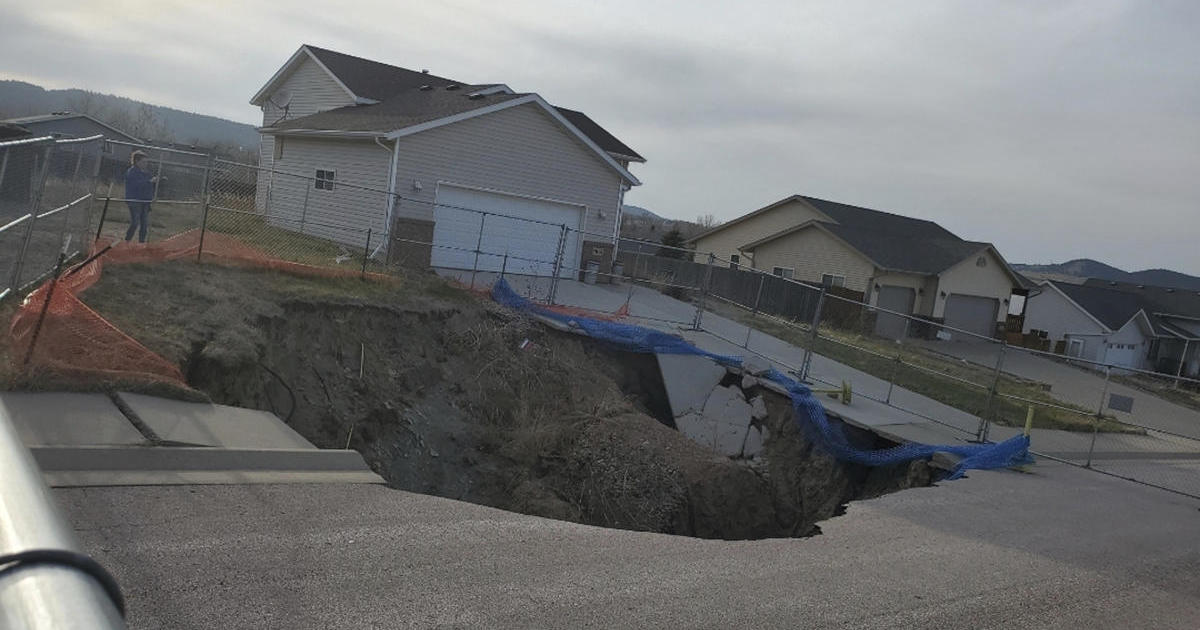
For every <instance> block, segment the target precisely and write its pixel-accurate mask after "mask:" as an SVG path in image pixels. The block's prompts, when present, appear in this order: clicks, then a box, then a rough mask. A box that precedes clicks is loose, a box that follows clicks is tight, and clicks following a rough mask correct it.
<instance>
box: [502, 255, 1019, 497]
mask: <svg viewBox="0 0 1200 630" xmlns="http://www.w3.org/2000/svg"><path fill="white" fill-rule="evenodd" d="M492 299H494V300H496V302H499V303H500V304H503V305H505V306H508V307H510V308H513V309H517V310H520V311H526V312H530V313H534V314H537V315H540V316H542V317H546V318H549V319H551V320H554V321H557V322H560V323H562V324H565V325H567V326H570V327H571V328H574V329H577V330H580V331H582V332H583V333H585V334H586V335H588V336H589V337H592V338H594V339H599V340H602V341H605V342H608V343H611V344H614V345H616V346H618V347H620V348H622V349H624V350H628V351H631V352H645V353H654V354H694V355H699V356H705V357H708V358H710V359H713V360H714V361H717V362H719V363H722V364H724V365H731V366H735V367H740V366H741V365H742V358H741V357H735V356H728V355H720V354H714V353H712V352H707V351H705V350H701V349H700V348H697V347H696V346H694V345H692V344H691V343H690V342H688V341H687V340H685V339H682V338H680V337H677V336H674V335H669V334H667V333H663V332H659V331H656V330H652V329H650V328H646V327H643V326H635V325H632V324H619V323H615V322H606V321H603V320H599V319H593V318H588V317H581V316H579V315H566V314H563V313H557V312H555V311H553V310H551V309H548V308H544V307H541V306H538V305H536V304H534V303H533V302H531V301H529V300H528V299H526V298H524V297H522V296H520V295H518V294H517V292H516V291H513V289H512V287H511V286H509V285H508V282H506V281H505V280H504V279H503V278H501V279H499V280H497V281H496V284H495V285H494V286H493V287H492ZM758 377H759V378H762V379H766V380H769V381H771V382H773V383H775V384H777V385H779V386H780V387H783V388H784V389H785V390H786V391H787V392H788V396H789V397H790V398H791V399H792V406H793V408H794V409H795V413H794V414H793V415H794V416H795V418H796V423H797V424H799V425H800V428H801V429H802V430H804V431H806V433H807V434H808V435H809V436H810V437H811V438H813V439H815V441H817V442H818V443H819V444H821V445H822V446H824V447H825V448H826V449H827V450H828V451H829V452H830V453H831V454H832V455H833V456H834V457H835V458H837V459H838V460H840V461H845V462H851V463H854V464H861V465H863V466H886V465H889V464H901V463H905V462H910V461H912V460H914V459H925V458H929V457H932V456H933V454H934V453H937V452H945V453H952V454H954V455H957V456H959V457H961V458H962V459H960V460H959V462H958V464H957V465H956V466H955V468H954V470H952V471H950V475H949V476H948V477H947V479H958V478H959V477H962V476H963V473H965V472H966V471H967V470H968V469H986V468H1008V467H1010V466H1019V465H1022V464H1028V463H1031V462H1033V458H1032V456H1030V454H1029V436H1027V435H1017V436H1014V437H1012V438H1009V439H1007V440H1005V441H1003V442H999V443H995V444H957V445H949V444H946V445H932V444H920V443H917V442H909V443H906V444H901V445H899V446H895V447H892V448H885V449H875V450H867V449H862V448H859V447H857V446H854V445H853V444H851V443H850V440H849V439H848V438H847V437H846V434H845V431H844V430H843V427H842V425H841V424H833V423H831V422H829V418H828V417H827V416H826V415H825V407H824V406H823V405H822V404H821V401H819V400H817V398H816V396H814V395H813V393H812V390H811V389H809V388H808V387H807V386H805V385H804V384H803V383H801V382H799V381H797V380H796V379H794V378H792V377H791V376H788V375H787V374H785V373H783V372H781V371H779V370H776V369H774V368H772V369H770V370H768V371H767V372H765V373H763V374H759V375H758Z"/></svg>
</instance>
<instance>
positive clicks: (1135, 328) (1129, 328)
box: [1098, 315, 1150, 369]
mask: <svg viewBox="0 0 1200 630" xmlns="http://www.w3.org/2000/svg"><path fill="white" fill-rule="evenodd" d="M1149 341H1150V337H1149V336H1148V335H1147V331H1146V329H1145V323H1144V322H1143V321H1142V317H1141V316H1140V315H1139V316H1136V317H1134V318H1132V319H1130V320H1129V321H1128V322H1125V325H1124V326H1122V327H1121V328H1120V329H1119V330H1117V331H1116V332H1114V333H1113V334H1111V335H1109V336H1108V338H1107V339H1105V340H1104V342H1103V344H1102V346H1101V347H1100V348H1098V353H1099V357H1100V360H1101V361H1105V360H1106V358H1107V354H1106V352H1107V350H1108V347H1109V346H1114V345H1117V344H1130V345H1133V346H1135V348H1134V354H1133V363H1132V364H1130V365H1126V366H1125V367H1132V368H1136V369H1144V368H1145V367H1146V363H1147V357H1146V351H1147V348H1148V344H1149Z"/></svg>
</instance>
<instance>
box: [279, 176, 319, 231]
mask: <svg viewBox="0 0 1200 630" xmlns="http://www.w3.org/2000/svg"><path fill="white" fill-rule="evenodd" d="M312 189H313V187H312V186H309V185H308V182H305V186H304V202H303V203H302V204H301V205H300V234H304V222H305V221H306V220H308V195H309V193H310V192H312ZM268 214H270V213H269V212H268Z"/></svg>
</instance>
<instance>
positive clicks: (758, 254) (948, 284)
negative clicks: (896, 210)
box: [689, 195, 1024, 338]
mask: <svg viewBox="0 0 1200 630" xmlns="http://www.w3.org/2000/svg"><path fill="white" fill-rule="evenodd" d="M689 242H690V243H691V244H693V245H694V246H695V248H696V258H695V259H696V260H697V261H704V260H707V258H708V255H709V254H710V253H711V254H713V255H715V256H716V257H717V259H719V260H721V261H723V262H724V264H728V265H736V266H746V267H751V268H754V269H760V270H763V271H767V272H770V273H773V274H775V275H777V276H782V277H785V278H792V279H795V280H800V281H803V282H820V283H824V284H828V285H831V286H839V287H845V288H847V289H851V290H853V291H859V292H861V293H862V294H863V299H864V301H867V302H868V303H870V304H871V305H873V306H878V307H880V308H883V309H887V310H890V311H896V312H901V313H906V314H915V315H918V316H921V317H923V318H925V319H929V320H933V321H937V322H941V323H942V324H944V327H945V328H944V329H943V330H945V331H946V332H947V333H948V334H949V335H951V336H952V337H953V336H955V334H956V329H957V331H959V332H958V333H957V334H958V336H959V337H961V338H966V337H970V335H968V334H964V333H963V332H961V331H966V332H969V333H974V334H977V335H982V336H986V337H993V336H995V335H996V334H997V333H998V331H999V330H1001V325H1002V324H1003V323H1004V321H1005V319H1006V318H1007V316H1008V313H1009V303H1010V300H1011V296H1012V294H1013V291H1014V289H1016V290H1018V292H1020V293H1023V291H1024V290H1023V286H1022V279H1021V277H1020V276H1019V275H1018V274H1017V273H1016V272H1014V271H1013V270H1012V269H1011V268H1010V267H1009V265H1008V263H1007V262H1005V260H1004V258H1003V257H1001V255H1000V253H999V252H998V251H997V250H996V248H995V247H994V246H992V245H991V244H990V243H980V242H973V241H965V240H963V239H961V238H959V237H958V236H956V235H954V234H953V233H951V232H950V231H949V230H947V229H945V228H943V227H942V226H940V225H938V224H936V223H934V222H932V221H926V220H923V219H914V218H912V217H905V216H901V215H898V214H892V213H889V212H881V211H879V210H871V209H869V208H861V207H858V206H852V205H847V204H843V203H837V202H834V201H827V200H824V199H817V198H815V197H807V196H803V195H792V196H790V197H787V198H785V199H781V200H779V201H777V202H775V203H773V204H770V205H768V206H766V207H763V208H760V209H758V210H755V211H753V212H750V213H749V214H746V215H744V216H742V217H739V218H737V219H734V220H732V221H729V222H728V223H724V224H722V225H719V226H717V227H715V228H713V229H711V230H708V231H706V232H703V233H701V234H698V235H696V236H695V237H693V238H692V239H690V241H689ZM910 326H911V324H910V323H908V322H907V320H905V319H903V318H899V317H887V316H881V317H879V318H878V320H877V328H876V332H877V333H879V334H881V335H884V336H888V337H894V338H898V337H901V336H906V335H911V334H914V333H915V332H916V331H913V330H911V329H910Z"/></svg>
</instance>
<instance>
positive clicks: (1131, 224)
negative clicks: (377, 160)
mask: <svg viewBox="0 0 1200 630" xmlns="http://www.w3.org/2000/svg"><path fill="white" fill-rule="evenodd" d="M285 7H286V9H285ZM1198 27H1200V2H1194V1H1193V0H1182V1H1169V0H1153V1H1151V0H1146V1H1143V2H1131V1H1126V0H1084V1H1078V2H1071V1H1064V2H1047V1H1041V0H1028V1H1024V0H1014V1H1008V2H987V3H985V2H972V1H966V0H960V1H940V0H921V1H919V2H918V1H903V2H901V1H892V2H882V1H879V2H859V1H851V0H837V1H831V2H824V1H820V2H816V1H812V2H810V1H797V0H785V1H779V2H775V1H763V2H741V3H733V2H728V1H725V2H707V1H703V0H692V1H688V2H653V1H651V0H642V1H636V0H634V1H625V0H611V1H606V2H571V1H566V0H558V1H547V2H525V1H518V0H506V1H505V2H495V1H494V0H492V1H486V2H473V1H467V0H439V1H438V2H429V1H423V2H408V1H399V2H398V1H395V0H391V1H375V0H366V1H355V2H349V3H329V2H320V3H317V2H310V1H308V0H292V1H291V2H288V3H241V2H237V3H231V2H221V1H219V0H210V1H209V2H194V1H189V2H176V1H174V0H157V1H156V2H144V1H143V2H125V1H123V0H117V1H108V2H104V3H95V2H56V1H54V0H43V1H40V2H36V3H35V2H27V1H26V0H0V78H7V79H19V80H24V81H29V82H31V83H36V84H38V85H42V86H44V87H47V88H69V87H78V88H84V89H89V90H94V91H98V92H105V93H111V94H118V95H121V96H128V97H131V98H136V99H140V100H145V101H149V102H152V103H155V104H160V105H167V106H170V107H176V108H179V109H185V110H189V111H196V112H201V113H205V114H212V115H217V116H222V117H226V118H231V119H233V120H237V121H240V122H247V123H255V124H257V123H261V113H260V112H259V111H258V110H257V109H256V108H254V107H253V106H251V105H249V104H248V101H249V99H250V97H251V96H252V95H253V94H254V92H256V91H257V90H258V89H259V88H260V87H261V86H262V85H263V84H264V83H265V82H266V81H267V79H268V78H270V76H271V75H272V74H273V73H274V72H275V71H276V70H277V69H278V68H279V66H280V65H282V64H283V62H284V61H286V60H287V58H288V57H289V56H290V55H291V54H292V53H293V52H295V50H296V49H297V48H298V47H299V46H300V44H302V43H309V44H313V45H317V46H322V47H325V48H331V49H334V50H338V51H341V52H345V53H349V54H354V55H359V56H363V57H367V58H371V59H375V60H378V61H383V62H386V63H391V64H394V65H398V66H403V67H407V68H412V69H422V68H424V69H429V70H430V71H431V72H433V73H435V74H439V75H441V76H447V77H452V78H455V79H458V80H461V81H464V82H469V83H506V84H507V85H509V86H510V87H512V88H513V89H515V90H517V91H519V92H526V91H529V92H537V93H539V94H541V95H542V96H543V97H545V98H546V99H547V100H549V101H550V102H552V103H554V104H556V105H562V106H566V107H570V108H573V109H581V110H583V111H586V112H587V113H588V114H589V115H590V116H591V117H592V118H594V119H595V120H596V121H598V122H599V123H600V124H601V125H603V126H604V127H606V128H607V129H608V130H609V131H611V132H613V133H614V134H615V135H617V136H618V137H619V138H621V139H622V140H623V141H625V142H626V144H629V145H630V146H632V147H633V148H634V149H636V150H637V151H638V152H639V153H641V154H642V155H643V156H645V157H646V159H647V163H646V164H640V165H635V166H634V168H633V172H634V173H635V174H636V175H637V176H638V177H639V178H640V179H641V180H642V182H643V185H642V186H640V187H638V188H635V189H634V190H633V191H631V192H630V193H629V194H628V195H627V196H626V202H627V203H632V204H636V205H640V206H643V207H646V208H649V209H651V210H653V211H655V212H657V213H659V214H661V215H664V216H668V217H672V218H683V219H695V218H696V217H697V216H699V215H704V214H712V215H714V216H715V217H716V218H717V219H719V220H728V219H732V218H734V217H737V216H740V215H742V214H745V213H746V212H749V211H751V210H754V209H757V208H759V207H762V206H765V205H767V204H769V203H771V202H774V201H777V200H779V199H781V198H783V197H786V196H788V195H791V194H804V195H810V196H815V197H821V198H824V199H830V200H834V201H840V202H843V203H850V204H855V205H861V206H866V207H870V208H875V209H879V210H886V211H890V212H896V213H900V214H905V215H909V216H915V217H920V218H925V219H930V220H933V221H936V222H938V223H940V224H942V225H943V226H945V227H946V228H947V229H949V230H951V231H952V232H954V233H956V234H958V235H959V236H961V237H963V238H965V239H969V240H977V241H989V242H992V243H994V244H995V245H996V246H997V247H998V249H999V251H1000V252H1001V254H1002V255H1003V256H1004V257H1005V258H1006V259H1008V260H1009V261H1010V262H1025V263H1046V262H1062V261H1065V260H1069V259H1073V258H1084V257H1086V258H1094V259H1097V260H1100V261H1102V262H1106V263H1109V264H1112V265H1115V266H1118V267H1121V268H1123V269H1126V270H1138V269H1144V268H1154V267H1165V268H1172V269H1175V270H1178V271H1182V272H1185V273H1190V274H1194V275H1200V251H1198V247H1197V246H1198V245H1200V220H1198V216H1197V215H1198V214H1200V63H1197V60H1198V59H1200V37H1197V36H1196V31H1197V28H1198Z"/></svg>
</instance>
